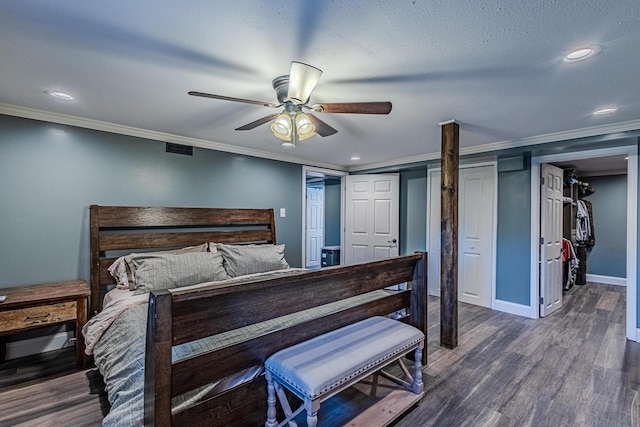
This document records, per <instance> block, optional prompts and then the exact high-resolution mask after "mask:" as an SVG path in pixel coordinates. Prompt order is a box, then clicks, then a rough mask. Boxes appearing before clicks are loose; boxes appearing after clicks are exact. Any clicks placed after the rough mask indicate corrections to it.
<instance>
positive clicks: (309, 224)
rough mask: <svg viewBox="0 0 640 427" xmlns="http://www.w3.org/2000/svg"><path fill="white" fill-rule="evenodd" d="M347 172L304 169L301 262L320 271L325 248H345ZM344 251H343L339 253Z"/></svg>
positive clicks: (305, 167) (312, 168) (309, 167)
mask: <svg viewBox="0 0 640 427" xmlns="http://www.w3.org/2000/svg"><path fill="white" fill-rule="evenodd" d="M346 175H347V172H341V171H335V170H331V169H322V168H314V167H311V166H303V168H302V181H303V182H302V263H303V267H306V268H310V269H319V268H320V267H321V263H322V248H325V247H332V248H333V247H342V241H341V235H342V233H341V230H342V229H343V228H344V227H343V225H342V216H343V215H342V212H343V206H344V197H343V195H344V191H343V186H344V184H343V182H342V181H343V177H344V176H346ZM340 252H342V251H340Z"/></svg>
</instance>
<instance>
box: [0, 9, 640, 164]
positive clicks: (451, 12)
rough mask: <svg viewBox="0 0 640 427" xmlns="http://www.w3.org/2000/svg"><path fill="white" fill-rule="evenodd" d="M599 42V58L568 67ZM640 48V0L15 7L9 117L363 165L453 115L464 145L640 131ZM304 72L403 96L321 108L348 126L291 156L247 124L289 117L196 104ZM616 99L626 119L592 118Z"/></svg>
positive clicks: (403, 148) (2, 51)
mask: <svg viewBox="0 0 640 427" xmlns="http://www.w3.org/2000/svg"><path fill="white" fill-rule="evenodd" d="M589 45H598V46H600V47H601V48H602V52H601V53H600V54H599V55H598V56H596V57H594V58H592V59H590V60H587V61H584V62H581V63H572V64H569V63H564V62H563V61H562V58H563V56H564V54H566V53H567V52H569V51H571V50H573V49H576V48H580V47H584V46H589ZM639 47H640V1H638V0H611V1H602V0H561V1H560V0H559V1H550V0H530V1H513V0H498V1H495V0H494V1H483V0H480V1H476V0H474V1H471V0H469V1H453V0H448V1H443V0H432V1H424V0H413V1H411V0H408V1H388V0H387V1H380V0H335V1H319V0H317V1H311V0H283V1H273V0H247V1H228V0H225V1H212V0H203V1H180V2H177V1H168V0H155V1H137V2H132V1H122V0H113V1H110V2H98V1H71V0H56V1H50V0H47V1H37V0H29V1H24V0H3V1H2V2H0V77H1V78H0V104H2V105H0V107H2V108H0V112H5V113H6V112H9V113H11V114H16V115H21V114H22V115H25V116H29V115H30V114H31V115H32V116H37V114H36V113H34V112H33V111H31V110H29V109H35V110H39V111H40V112H41V111H46V112H51V113H55V114H58V115H65V116H58V119H59V121H64V120H65V119H64V117H67V116H74V117H79V118H82V119H90V120H97V121H100V122H108V123H113V124H117V125H122V126H129V127H133V128H139V129H144V130H150V131H155V132H159V134H158V135H161V136H162V135H163V134H169V135H174V136H176V138H175V140H176V141H182V142H184V141H187V142H194V143H195V145H198V144H200V145H207V144H209V142H210V143H211V144H210V146H211V147H212V148H222V149H229V150H230V151H237V152H247V153H253V154H258V155H264V156H266V157H270V158H281V159H290V160H294V161H299V162H302V163H308V164H315V165H335V166H337V167H342V168H349V167H352V168H361V167H363V165H370V166H372V165H380V164H385V163H389V161H394V160H397V159H415V158H419V157H420V156H423V157H424V156H428V155H432V156H437V153H438V152H439V150H440V127H439V125H438V123H440V122H443V121H447V120H450V119H456V120H458V121H459V122H460V124H461V128H460V144H461V148H462V149H463V150H464V149H469V148H471V147H476V148H479V147H480V146H483V145H487V144H492V145H491V146H496V144H494V143H504V144H503V145H501V146H505V144H506V146H516V145H518V144H524V143H527V141H532V140H533V141H535V140H536V138H537V137H540V136H543V135H547V134H555V133H560V132H562V134H561V135H567V134H571V133H570V132H569V133H567V132H568V131H574V130H579V129H582V130H583V134H589V133H591V134H598V133H601V132H602V131H601V129H603V128H601V126H604V125H612V124H625V122H631V123H626V124H625V126H626V128H629V127H631V128H635V129H637V128H640V84H639V81H638V76H639V75H640V48H639ZM292 60H296V61H302V62H306V63H308V64H311V65H314V66H316V67H318V68H320V69H322V70H323V71H324V74H323V76H322V79H321V80H320V83H319V84H318V86H317V87H316V89H315V91H314V93H313V95H312V99H311V102H312V103H314V102H349V101H391V102H392V103H393V110H392V112H391V114H390V115H388V116H378V115H371V116H369V115H367V116H364V115H355V114H350V115H339V114H318V116H319V117H320V118H321V119H322V120H324V121H326V122H327V123H328V124H330V125H331V126H333V127H335V128H336V129H338V131H339V132H338V133H337V134H336V135H333V136H329V137H326V138H321V137H319V136H315V137H313V138H311V139H309V140H306V141H302V142H300V143H299V144H298V147H297V148H295V149H294V150H292V149H286V148H283V147H281V146H280V144H279V141H278V140H277V139H276V138H275V137H274V136H273V135H272V134H271V132H270V129H269V126H268V125H263V126H260V127H258V128H256V129H254V130H251V131H244V132H239V131H235V130H234V129H235V128H236V127H238V126H242V125H244V124H246V123H248V122H251V121H254V120H256V119H258V118H260V117H263V116H265V115H267V114H270V113H272V112H275V111H274V110H272V109H269V108H265V107H261V106H255V105H248V104H240V103H233V102H227V101H220V100H213V99H205V98H196V97H191V96H188V95H187V92H188V91H190V90H195V91H202V92H209V93H215V94H221V95H227V96H232V97H239V98H248V99H255V100H261V101H269V102H274V101H275V93H274V91H273V89H272V87H271V80H272V79H273V78H274V77H276V76H279V75H282V74H287V72H288V70H289V65H290V62H291V61H292ZM48 89H51V90H62V91H65V92H68V93H70V94H72V95H73V96H74V97H75V98H76V99H75V100H74V101H59V100H55V99H53V98H51V97H48V96H47V95H45V94H44V91H45V90H48ZM611 105H613V106H617V107H618V108H619V111H618V112H616V113H615V114H612V115H607V116H594V115H593V114H592V112H593V111H594V110H595V109H598V108H601V107H605V106H611ZM30 111H31V112H30ZM87 123H89V122H88V121H87ZM98 127H99V126H98ZM594 127H595V128H594ZM585 128H589V129H587V130H586V131H584V129H585ZM591 128H593V129H591ZM609 128H612V127H611V126H609V127H607V129H609ZM613 128H615V126H614V127H613ZM585 132H586V133H585ZM190 138H193V140H192V139H190ZM551 138H553V136H551ZM159 139H162V138H159ZM166 139H171V138H170V137H167V138H166ZM548 139H549V138H547V140H548ZM203 141H208V142H203ZM353 155H358V156H360V157H361V160H360V161H351V160H350V157H351V156H353Z"/></svg>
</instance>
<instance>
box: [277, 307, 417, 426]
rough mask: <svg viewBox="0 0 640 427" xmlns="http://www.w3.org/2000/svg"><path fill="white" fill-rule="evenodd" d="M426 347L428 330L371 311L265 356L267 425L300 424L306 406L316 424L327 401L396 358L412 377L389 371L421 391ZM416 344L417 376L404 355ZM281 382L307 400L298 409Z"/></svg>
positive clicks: (400, 381)
mask: <svg viewBox="0 0 640 427" xmlns="http://www.w3.org/2000/svg"><path fill="white" fill-rule="evenodd" d="M423 348H424V334H423V333H422V332H420V331H419V330H418V329H416V328H414V327H413V326H410V325H407V324H404V323H402V322H399V321H397V320H393V319H389V318H386V317H371V318H368V319H365V320H362V321H360V322H357V323H354V324H351V325H348V326H345V327H343V328H340V329H337V330H335V331H332V332H328V333H326V334H323V335H320V336H317V337H315V338H312V339H310V340H308V341H304V342H302V343H300V344H297V345H294V346H292V347H289V348H286V349H284V350H281V351H279V352H277V353H275V354H273V355H272V356H271V357H269V358H268V359H267V360H266V362H265V369H266V379H267V389H268V398H267V405H268V408H267V421H266V423H265V426H266V427H274V426H277V425H283V424H285V423H287V422H289V423H290V425H295V423H293V422H292V421H291V420H292V419H293V418H294V417H295V416H297V415H298V414H299V413H300V412H301V411H302V410H303V409H306V412H307V425H308V426H310V427H314V426H316V425H317V422H318V410H319V408H320V404H321V403H322V402H323V401H325V400H327V399H329V398H330V397H331V396H333V395H335V394H337V393H339V392H341V391H342V390H344V389H346V388H348V387H350V386H351V385H353V384H355V383H357V382H358V381H360V380H361V379H363V378H365V377H367V376H369V375H371V374H372V373H376V372H377V371H380V370H381V369H382V368H384V367H386V366H388V365H389V364H391V363H392V362H394V361H398V362H399V363H401V367H402V370H403V372H404V374H405V375H407V376H408V378H409V380H410V382H408V381H403V380H402V379H400V378H397V377H394V376H392V375H390V374H388V373H384V375H385V376H386V377H387V378H390V379H392V380H394V382H397V383H399V384H400V385H402V386H404V387H405V388H408V389H410V391H412V392H413V393H415V394H419V395H422V393H423V383H422V363H421V360H422V350H423ZM412 350H413V351H414V352H415V354H414V355H415V363H414V369H413V371H414V372H413V376H411V375H410V374H409V371H408V370H407V369H406V368H405V367H404V365H403V364H402V361H401V360H400V358H401V357H402V356H404V355H405V354H407V353H409V352H410V351H412ZM376 378H377V377H376ZM374 384H375V382H374ZM282 387H286V388H287V389H288V390H289V391H291V392H292V393H293V394H294V395H296V396H297V397H298V398H300V399H301V400H302V401H303V404H302V405H301V406H300V407H299V408H298V409H297V410H296V411H295V412H292V411H291V407H290V405H289V402H288V401H287V398H286V395H285V393H284V391H283V389H282ZM276 394H277V399H276ZM277 400H279V401H280V405H281V406H282V409H283V411H284V413H285V416H286V419H285V420H284V421H283V422H282V423H280V424H278V422H277V421H276V401H277Z"/></svg>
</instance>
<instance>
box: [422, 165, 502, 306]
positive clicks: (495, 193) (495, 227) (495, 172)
mask: <svg viewBox="0 0 640 427" xmlns="http://www.w3.org/2000/svg"><path fill="white" fill-rule="evenodd" d="M485 166H490V167H491V168H492V171H493V215H492V218H491V221H492V224H491V227H492V233H491V239H492V244H491V309H492V310H499V311H504V310H502V309H501V308H500V307H499V305H498V304H497V303H496V259H497V243H498V162H497V161H486V162H478V163H465V164H461V165H459V168H460V169H468V168H478V167H485ZM437 171H440V172H442V168H441V167H440V166H437V167H433V168H428V169H427V224H426V231H427V233H426V234H427V235H426V246H427V251H429V250H430V248H429V237H430V235H429V223H430V222H431V203H430V202H429V201H430V200H431V179H432V178H431V173H432V172H437Z"/></svg>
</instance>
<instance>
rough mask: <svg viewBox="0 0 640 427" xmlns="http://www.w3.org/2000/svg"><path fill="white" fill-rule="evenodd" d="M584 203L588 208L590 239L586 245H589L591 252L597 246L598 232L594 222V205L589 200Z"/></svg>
mask: <svg viewBox="0 0 640 427" xmlns="http://www.w3.org/2000/svg"><path fill="white" fill-rule="evenodd" d="M582 202H583V203H584V206H585V207H586V208H587V216H588V218H589V238H588V239H586V241H585V243H586V245H587V249H588V250H589V251H591V249H592V248H593V247H594V246H595V245H596V231H595V225H594V222H593V204H592V203H591V202H590V201H588V200H583V201H582Z"/></svg>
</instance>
